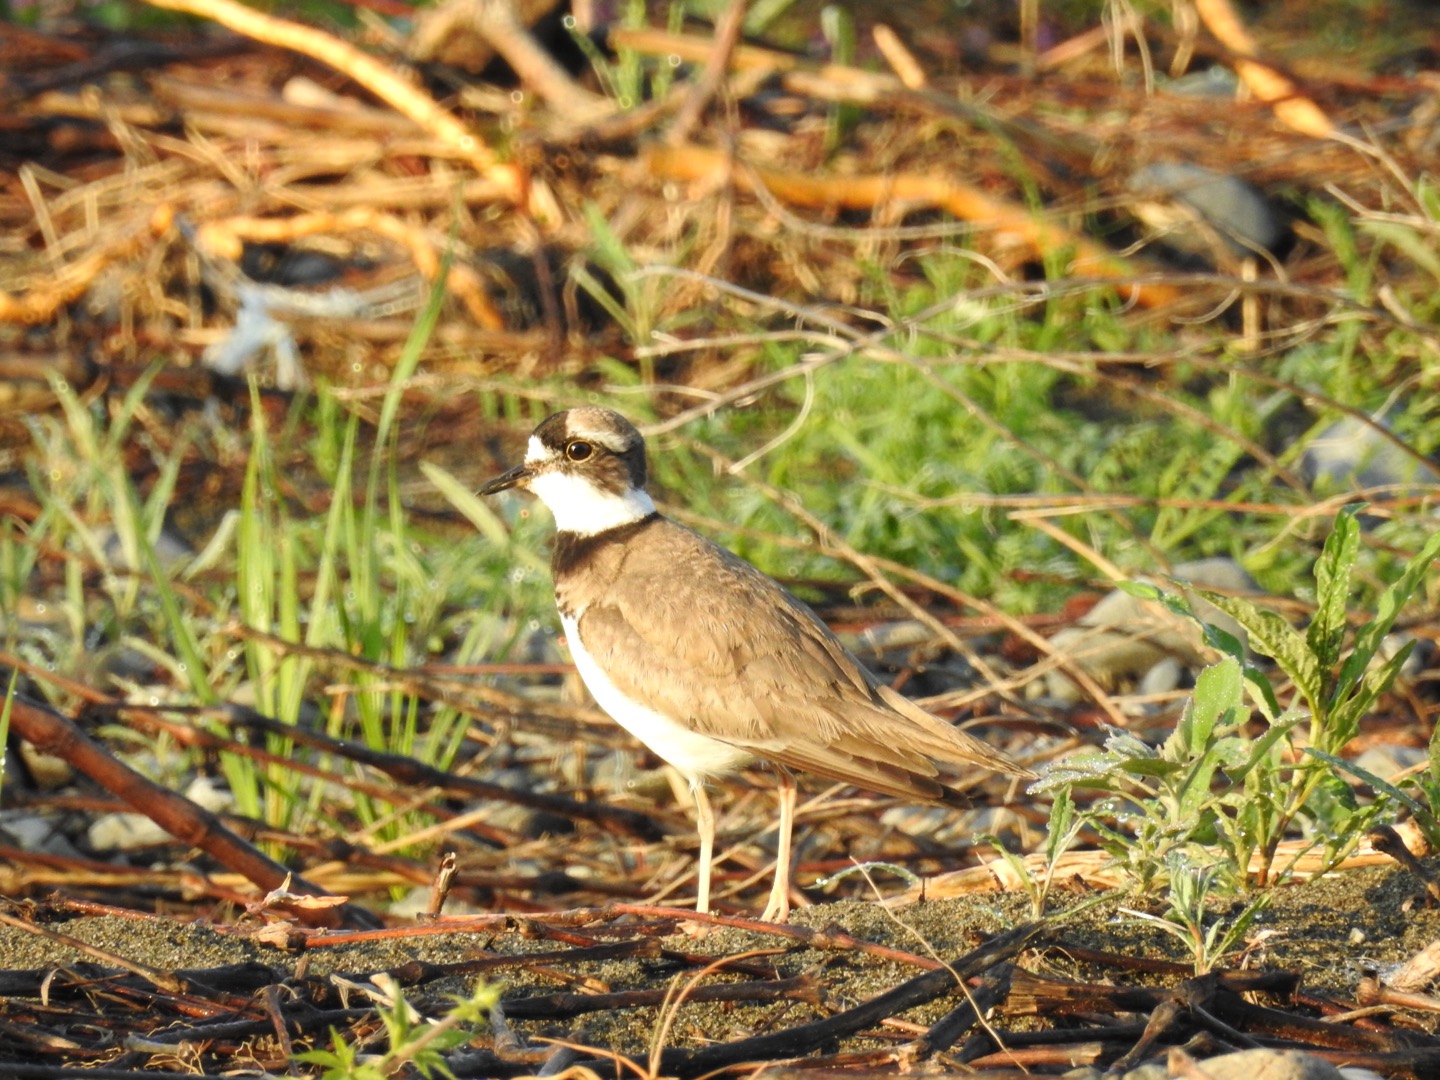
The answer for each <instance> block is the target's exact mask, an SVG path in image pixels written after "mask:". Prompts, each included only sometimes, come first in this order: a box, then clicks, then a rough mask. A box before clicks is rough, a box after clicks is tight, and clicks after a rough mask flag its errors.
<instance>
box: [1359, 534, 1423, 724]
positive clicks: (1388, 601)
mask: <svg viewBox="0 0 1440 1080" xmlns="http://www.w3.org/2000/svg"><path fill="white" fill-rule="evenodd" d="M1436 555H1440V532H1437V533H1435V534H1434V535H1432V536H1431V537H1430V539H1429V540H1427V541H1426V542H1425V546H1424V547H1423V548H1421V549H1420V551H1419V552H1418V553H1417V554H1416V555H1415V557H1414V558H1413V559H1411V560H1410V561H1409V562H1408V563H1406V564H1405V569H1404V570H1403V571H1401V573H1400V577H1399V578H1398V579H1397V580H1396V581H1395V582H1393V583H1392V584H1391V586H1390V587H1389V588H1388V589H1386V590H1385V591H1384V592H1383V593H1381V594H1380V599H1379V600H1378V601H1377V602H1376V605H1375V618H1374V619H1373V620H1372V621H1371V622H1368V623H1366V624H1365V626H1363V627H1362V628H1361V630H1360V632H1359V633H1358V634H1356V635H1355V649H1354V651H1353V652H1351V654H1350V656H1349V658H1348V659H1347V660H1346V661H1345V664H1344V666H1343V667H1341V669H1340V678H1339V679H1338V680H1337V682H1336V684H1335V700H1336V701H1339V700H1341V699H1342V698H1343V697H1344V696H1345V695H1346V694H1347V693H1348V692H1349V690H1350V688H1351V687H1353V686H1354V685H1355V683H1356V682H1357V681H1358V680H1359V679H1360V676H1361V674H1362V673H1363V672H1364V671H1365V669H1366V668H1367V667H1369V666H1370V661H1371V660H1372V659H1373V658H1374V656H1375V654H1376V653H1377V652H1379V650H1380V643H1381V642H1382V641H1384V640H1385V635H1386V634H1388V633H1389V632H1390V628H1391V627H1392V626H1394V625H1395V620H1396V619H1397V618H1398V617H1399V615H1400V609H1401V608H1403V607H1404V606H1405V604H1406V602H1407V601H1409V599H1410V597H1411V596H1412V595H1413V594H1414V592H1415V590H1416V589H1417V588H1419V587H1420V582H1421V581H1422V580H1423V579H1424V577H1425V571H1427V570H1428V569H1429V568H1430V564H1431V563H1432V562H1434V561H1435V556H1436Z"/></svg>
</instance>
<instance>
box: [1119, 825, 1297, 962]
mask: <svg viewBox="0 0 1440 1080" xmlns="http://www.w3.org/2000/svg"><path fill="white" fill-rule="evenodd" d="M1165 863H1166V870H1167V877H1168V879H1169V882H1170V887H1169V896H1168V899H1169V905H1170V906H1169V908H1168V909H1167V910H1166V911H1165V913H1164V914H1163V915H1153V914H1151V913H1149V912H1146V911H1135V910H1133V909H1131V908H1121V909H1120V911H1121V912H1122V913H1123V914H1126V915H1130V916H1132V917H1134V918H1137V919H1140V920H1141V921H1143V922H1147V923H1149V924H1150V925H1152V926H1155V927H1157V928H1159V929H1160V930H1163V931H1164V932H1165V933H1167V934H1169V935H1171V936H1172V937H1174V938H1176V939H1178V940H1179V941H1180V942H1181V943H1182V944H1183V945H1184V946H1185V947H1186V948H1187V949H1189V950H1190V956H1191V961H1192V963H1193V964H1194V965H1195V974H1196V975H1204V974H1206V973H1207V972H1210V971H1212V970H1214V969H1215V967H1217V966H1218V965H1219V964H1220V962H1221V961H1222V960H1223V959H1224V957H1225V955H1226V954H1227V953H1229V952H1230V950H1231V949H1233V948H1234V947H1235V945H1236V943H1237V942H1239V941H1240V940H1241V938H1242V937H1244V935H1245V932H1246V931H1247V930H1249V929H1250V927H1251V925H1252V924H1253V923H1254V922H1255V919H1256V918H1257V917H1258V916H1259V915H1260V913H1261V912H1263V911H1264V910H1265V909H1266V908H1268V907H1269V906H1270V902H1271V900H1272V899H1273V898H1274V895H1275V894H1274V893H1273V892H1268V891H1267V892H1261V893H1256V894H1255V895H1254V896H1252V897H1251V898H1250V900H1249V901H1248V902H1247V903H1246V904H1245V905H1244V906H1243V907H1242V908H1241V909H1240V912H1239V914H1238V915H1236V916H1235V917H1234V918H1233V919H1221V918H1214V917H1210V918H1209V925H1208V926H1207V925H1206V921H1207V913H1208V908H1209V904H1210V899H1211V897H1212V895H1213V894H1214V892H1215V891H1216V890H1215V886H1216V885H1217V883H1218V879H1219V877H1220V873H1221V869H1220V867H1219V866H1217V865H1215V864H1213V863H1212V864H1210V865H1205V866H1196V865H1194V864H1192V863H1191V862H1190V860H1189V857H1188V856H1187V855H1186V854H1185V853H1184V852H1181V851H1172V852H1170V854H1169V855H1168V856H1167V857H1166V859H1165Z"/></svg>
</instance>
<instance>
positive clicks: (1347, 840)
mask: <svg viewBox="0 0 1440 1080" xmlns="http://www.w3.org/2000/svg"><path fill="white" fill-rule="evenodd" d="M1363 509H1364V507H1363V506H1362V505H1359V504H1356V505H1352V506H1347V507H1345V508H1344V509H1342V510H1341V511H1340V513H1339V515H1338V516H1337V517H1336V519H1335V526H1334V528H1333V530H1332V531H1331V533H1330V536H1329V538H1328V539H1327V540H1326V542H1325V548H1324V550H1323V551H1322V552H1321V554H1320V558H1319V559H1318V560H1317V561H1316V563H1315V597H1316V606H1315V614H1314V616H1313V618H1312V619H1311V621H1310V625H1309V627H1308V628H1307V629H1306V630H1305V631H1304V632H1303V633H1302V632H1301V631H1299V630H1297V629H1295V628H1294V627H1292V626H1291V625H1290V624H1289V623H1287V622H1286V621H1285V620H1284V619H1283V618H1281V617H1280V616H1279V615H1277V614H1276V613H1275V612H1273V611H1266V610H1265V609H1263V608H1260V607H1258V606H1256V605H1255V604H1253V603H1251V602H1250V601H1249V600H1245V599H1243V598H1241V597H1235V596H1221V595H1219V594H1215V593H1208V592H1202V593H1201V595H1203V596H1204V597H1205V599H1207V600H1209V601H1210V602H1211V603H1212V604H1214V605H1215V606H1216V607H1217V608H1219V609H1220V610H1221V611H1223V612H1225V613H1226V614H1227V615H1229V616H1230V617H1231V618H1233V619H1234V620H1235V621H1236V622H1237V623H1238V624H1239V625H1240V626H1241V627H1242V628H1243V629H1244V630H1245V632H1246V634H1247V635H1248V636H1249V642H1250V646H1251V647H1252V648H1253V649H1255V650H1256V651H1257V652H1260V653H1262V654H1264V655H1265V656H1268V657H1270V658H1271V659H1272V660H1273V661H1274V662H1275V665H1276V667H1278V668H1279V669H1280V670H1281V672H1282V673H1283V674H1284V675H1285V676H1286V677H1287V678H1288V679H1289V680H1290V682H1291V683H1292V684H1293V685H1294V687H1295V690H1296V693H1297V695H1298V696H1299V698H1300V702H1299V703H1297V704H1296V705H1295V706H1292V709H1291V711H1290V712H1289V713H1283V714H1282V713H1281V711H1280V706H1279V702H1278V700H1277V697H1276V694H1275V690H1274V688H1273V686H1272V685H1271V683H1270V681H1269V679H1268V678H1267V677H1266V675H1265V673H1264V672H1263V671H1261V670H1260V669H1259V668H1257V667H1255V666H1254V665H1246V667H1245V676H1246V684H1247V685H1248V687H1249V688H1250V690H1251V692H1252V695H1253V697H1254V698H1255V701H1256V704H1257V705H1258V706H1259V708H1260V710H1261V711H1262V713H1263V714H1264V715H1265V718H1266V720H1267V721H1269V723H1270V724H1271V730H1270V733H1267V735H1274V734H1275V733H1276V732H1277V730H1278V731H1279V733H1280V734H1281V735H1283V736H1284V737H1285V739H1286V741H1287V743H1288V744H1289V749H1290V750H1291V751H1292V754H1293V756H1294V757H1296V758H1299V757H1301V755H1303V756H1304V757H1305V758H1307V759H1308V760H1300V761H1297V763H1296V764H1294V765H1292V766H1289V767H1288V768H1287V769H1286V770H1285V775H1284V777H1278V776H1277V777H1275V779H1278V780H1279V781H1280V787H1279V790H1278V791H1276V792H1275V794H1274V795H1273V796H1272V797H1271V798H1270V799H1268V800H1266V801H1267V804H1268V805H1267V807H1266V811H1267V812H1265V813H1263V814H1250V815H1249V816H1248V820H1247V821H1246V822H1245V824H1246V826H1247V835H1248V836H1249V838H1250V839H1252V840H1253V841H1254V842H1255V844H1256V846H1257V849H1258V855H1259V865H1258V867H1257V868H1256V871H1255V876H1256V880H1257V881H1258V882H1259V883H1260V884H1262V885H1263V884H1265V883H1266V882H1267V881H1268V880H1269V879H1270V878H1271V876H1272V872H1273V863H1274V858H1275V851H1276V848H1277V847H1278V845H1279V843H1280V840H1281V839H1282V838H1283V837H1284V835H1285V834H1286V832H1287V830H1288V829H1289V828H1290V826H1291V824H1292V823H1293V822H1294V821H1295V819H1296V817H1297V816H1299V815H1301V814H1306V815H1308V816H1309V817H1310V818H1311V819H1312V820H1313V821H1314V823H1315V824H1316V826H1317V833H1318V834H1319V835H1320V836H1321V837H1322V838H1323V840H1324V843H1325V846H1326V848H1327V850H1328V852H1329V857H1330V861H1332V862H1333V861H1335V860H1338V859H1339V858H1341V857H1343V856H1344V854H1345V853H1346V852H1348V851H1349V850H1350V848H1351V847H1353V846H1354V844H1355V843H1356V842H1357V841H1358V840H1359V838H1360V837H1361V836H1363V835H1364V833H1365V830H1366V828H1367V827H1368V824H1369V822H1370V821H1371V820H1373V819H1374V818H1375V817H1376V816H1377V814H1378V812H1379V810H1380V809H1382V808H1384V804H1383V803H1377V804H1372V806H1370V807H1368V808H1366V807H1360V806H1359V805H1358V804H1357V802H1356V800H1355V796H1354V792H1353V790H1352V789H1351V786H1350V785H1349V784H1348V783H1347V782H1346V781H1345V780H1344V778H1343V777H1342V776H1341V772H1351V773H1353V772H1354V770H1353V769H1352V768H1351V767H1349V766H1347V765H1345V764H1344V763H1343V762H1342V761H1341V760H1340V758H1339V753H1340V751H1341V749H1342V748H1343V747H1344V746H1345V745H1346V744H1347V743H1349V742H1350V741H1351V740H1352V739H1353V738H1355V736H1356V735H1357V734H1358V733H1359V730H1360V721H1361V720H1362V719H1363V718H1364V716H1365V715H1366V714H1367V713H1368V712H1369V711H1370V709H1371V708H1372V707H1373V706H1374V704H1375V701H1376V700H1377V699H1378V698H1379V697H1380V695H1381V694H1383V693H1385V691H1386V690H1388V689H1389V688H1390V686H1391V684H1393V683H1394V681H1395V677H1396V676H1397V675H1398V674H1399V673H1400V669H1401V668H1402V667H1403V666H1404V664H1405V661H1406V660H1407V659H1408V658H1409V656H1410V652H1411V650H1412V649H1413V647H1414V643H1413V642H1406V643H1404V644H1403V645H1401V646H1400V647H1399V648H1397V649H1395V650H1393V651H1391V652H1389V653H1388V655H1387V653H1386V648H1385V646H1386V638H1387V636H1388V635H1389V634H1390V631H1391V630H1392V629H1393V628H1394V626H1395V621H1396V619H1397V618H1398V617H1399V615H1400V611H1401V609H1402V608H1403V607H1404V606H1405V604H1406V603H1407V602H1408V601H1409V600H1410V598H1411V597H1412V596H1413V595H1414V594H1415V591H1416V590H1417V589H1418V588H1419V587H1420V585H1421V583H1422V582H1423V580H1424V577H1425V573H1426V571H1427V570H1428V569H1429V568H1430V564H1431V563H1432V562H1433V561H1434V560H1435V558H1436V556H1437V555H1440V533H1437V534H1433V535H1431V536H1430V538H1429V539H1428V540H1427V541H1426V542H1425V544H1424V545H1423V546H1422V547H1421V549H1420V551H1419V552H1417V553H1416V554H1415V555H1414V556H1413V557H1412V558H1411V559H1410V560H1409V561H1408V562H1407V563H1406V564H1405V566H1404V567H1403V568H1402V569H1401V572H1400V576H1399V577H1398V578H1396V580H1395V581H1394V582H1392V583H1391V584H1390V585H1389V586H1388V587H1386V588H1385V589H1384V590H1383V591H1382V592H1381V593H1380V595H1379V597H1378V598H1377V600H1376V604H1375V611H1374V615H1373V617H1372V618H1370V619H1369V620H1367V621H1366V622H1364V623H1362V624H1361V625H1360V626H1359V628H1358V629H1357V630H1356V631H1355V634H1354V640H1353V643H1352V644H1351V645H1350V648H1349V650H1348V652H1347V651H1346V647H1345V646H1346V641H1347V639H1348V638H1349V637H1350V632H1349V617H1348V614H1347V612H1348V601H1349V598H1350V595H1351V591H1352V580H1353V576H1354V571H1355V564H1356V561H1357V559H1358V557H1359V553H1360V522H1359V520H1358V517H1359V514H1360V511H1361V510H1363ZM1157 598H1159V599H1161V600H1162V601H1163V602H1164V603H1165V604H1166V605H1167V606H1169V607H1170V608H1171V609H1172V610H1175V611H1178V612H1181V613H1183V614H1186V615H1188V616H1190V617H1191V618H1195V616H1194V614H1193V613H1192V612H1191V611H1190V610H1189V607H1188V605H1187V604H1186V603H1185V602H1184V601H1183V600H1182V599H1180V598H1177V597H1174V596H1170V595H1164V596H1159V597H1157ZM1202 626H1203V627H1204V629H1205V632H1206V637H1207V640H1209V641H1210V643H1211V644H1214V645H1217V646H1218V647H1220V648H1221V649H1222V650H1223V651H1225V652H1227V653H1229V654H1230V656H1231V657H1233V658H1236V659H1237V660H1239V659H1242V658H1243V656H1244V650H1243V648H1242V646H1241V644H1240V643H1239V642H1238V641H1237V640H1236V639H1235V638H1234V637H1233V636H1231V635H1228V634H1225V633H1224V632H1223V631H1220V630H1219V629H1218V628H1216V627H1214V626H1212V625H1209V624H1205V623H1202ZM1292 718H1293V719H1292ZM1297 720H1298V721H1300V722H1301V723H1303V725H1304V732H1305V738H1304V739H1303V740H1301V739H1298V738H1297V737H1296V736H1295V734H1294V732H1295V730H1296V727H1297V725H1296V723H1295V722H1294V721H1297ZM1268 779H1270V777H1267V780H1268ZM1381 793H1382V794H1387V793H1386V792H1384V790H1383V787H1382V788H1381ZM1433 820H1434V819H1433V815H1432V816H1431V822H1430V825H1431V827H1432V828H1433ZM1422 824H1424V823H1423V822H1422Z"/></svg>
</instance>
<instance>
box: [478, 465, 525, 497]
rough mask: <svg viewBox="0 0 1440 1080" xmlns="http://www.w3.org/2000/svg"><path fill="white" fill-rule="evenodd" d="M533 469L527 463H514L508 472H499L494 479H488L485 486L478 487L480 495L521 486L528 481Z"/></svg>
mask: <svg viewBox="0 0 1440 1080" xmlns="http://www.w3.org/2000/svg"><path fill="white" fill-rule="evenodd" d="M534 475H535V471H534V470H533V469H531V468H530V466H529V465H516V466H515V467H514V468H513V469H511V470H510V471H509V472H506V473H501V474H500V475H499V476H497V477H495V479H494V480H488V481H486V483H485V486H484V487H482V488H481V489H480V494H481V495H494V494H495V493H496V492H500V491H506V490H508V489H509V488H516V487H518V488H523V487H524V486H525V485H526V484H528V483H529V482H530V478H531V477H532V476H534Z"/></svg>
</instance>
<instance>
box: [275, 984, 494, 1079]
mask: <svg viewBox="0 0 1440 1080" xmlns="http://www.w3.org/2000/svg"><path fill="white" fill-rule="evenodd" d="M452 1000H453V1001H454V1002H455V1008H454V1009H452V1010H451V1011H450V1012H449V1013H447V1014H446V1015H445V1017H444V1018H443V1019H441V1020H438V1021H436V1022H434V1023H431V1024H421V1023H420V1022H419V1016H418V1014H417V1013H416V1012H415V1010H414V1008H413V1007H412V1006H411V1005H410V1003H409V1002H408V1001H406V1000H405V998H404V996H403V995H401V994H400V993H399V992H398V991H396V992H395V993H394V995H393V997H392V998H391V1000H390V1003H389V1004H388V1005H382V1006H380V1007H379V1009H378V1012H379V1016H380V1022H381V1023H382V1024H384V1026H385V1038H386V1042H387V1043H388V1046H389V1048H388V1049H387V1050H386V1051H385V1052H384V1053H383V1054H377V1055H374V1056H364V1057H362V1054H361V1051H360V1048H359V1047H358V1046H355V1045H352V1044H351V1043H348V1042H346V1041H345V1039H344V1038H343V1037H342V1036H341V1035H340V1034H339V1033H338V1032H336V1031H334V1030H333V1029H332V1030H331V1033H330V1048H329V1049H326V1050H307V1051H305V1052H304V1053H300V1054H296V1055H295V1056H296V1058H298V1059H299V1060H300V1061H303V1062H305V1063H307V1064H310V1065H318V1066H320V1068H321V1069H322V1070H324V1071H323V1072H321V1074H320V1075H321V1077H323V1080H390V1078H391V1077H394V1076H398V1075H400V1074H401V1070H402V1069H403V1068H405V1067H406V1066H409V1067H411V1068H413V1069H415V1071H416V1072H418V1073H419V1074H420V1075H421V1076H423V1077H425V1078H426V1080H429V1078H430V1077H432V1076H444V1077H450V1078H451V1080H453V1078H454V1076H455V1074H454V1072H452V1071H451V1069H450V1067H449V1066H448V1065H447V1064H446V1060H445V1054H446V1051H449V1050H453V1049H455V1048H456V1047H459V1046H463V1045H465V1044H466V1043H467V1042H469V1041H470V1039H471V1038H472V1034H471V1031H470V1029H471V1028H472V1027H474V1026H475V1025H477V1024H480V1023H483V1022H484V1021H485V1020H486V1018H487V1017H488V1015H489V1013H490V1010H491V1009H493V1008H494V1007H495V1005H496V1003H497V1002H498V1001H499V1000H500V988H499V987H498V986H493V985H490V984H487V983H481V984H480V985H479V986H477V987H476V988H475V992H474V993H473V994H471V995H470V997H468V998H460V997H456V998H452Z"/></svg>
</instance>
